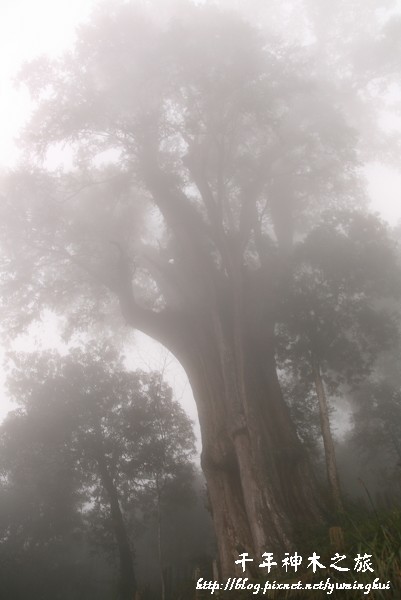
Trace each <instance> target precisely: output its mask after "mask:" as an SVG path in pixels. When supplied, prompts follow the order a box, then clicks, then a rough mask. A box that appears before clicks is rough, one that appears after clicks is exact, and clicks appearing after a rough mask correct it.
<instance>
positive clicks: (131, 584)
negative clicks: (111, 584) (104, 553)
mask: <svg viewBox="0 0 401 600" xmlns="http://www.w3.org/2000/svg"><path fill="white" fill-rule="evenodd" d="M96 460H97V464H98V468H99V474H100V478H101V481H102V484H103V486H104V489H105V490H106V493H107V496H108V498H109V502H110V513H111V519H112V525H113V531H114V535H115V539H116V542H117V546H118V552H119V559H120V599H121V600H134V598H135V594H136V590H137V585H136V578H135V572H134V561H133V555H132V550H131V546H130V543H129V539H128V534H127V530H126V526H125V523H124V519H123V515H122V512H121V508H120V503H119V499H118V492H117V489H116V487H115V485H114V482H113V478H112V477H111V475H110V472H109V469H108V467H107V464H106V459H105V456H104V454H103V452H102V450H100V451H99V452H98V454H97V456H96Z"/></svg>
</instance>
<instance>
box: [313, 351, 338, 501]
mask: <svg viewBox="0 0 401 600" xmlns="http://www.w3.org/2000/svg"><path fill="white" fill-rule="evenodd" d="M312 369H313V377H314V381H315V389H316V395H317V399H318V402H319V415H320V426H321V429H322V436H323V444H324V454H325V458H326V470H327V479H328V482H329V487H330V492H331V496H332V501H333V506H334V509H335V510H336V511H338V512H342V511H343V503H342V497H341V488H340V479H339V476H338V469H337V461H336V452H335V448H334V442H333V436H332V433H331V428H330V417H329V409H328V405H327V398H326V393H325V390H324V384H323V379H322V375H321V371H320V364H319V361H318V360H317V359H316V358H315V357H312Z"/></svg>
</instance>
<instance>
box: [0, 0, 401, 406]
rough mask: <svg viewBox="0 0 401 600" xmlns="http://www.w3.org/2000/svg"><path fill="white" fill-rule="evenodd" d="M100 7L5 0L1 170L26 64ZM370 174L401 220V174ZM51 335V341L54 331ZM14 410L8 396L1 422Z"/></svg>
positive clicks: (377, 202) (387, 214)
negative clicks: (21, 70)
mask: <svg viewBox="0 0 401 600" xmlns="http://www.w3.org/2000/svg"><path fill="white" fill-rule="evenodd" d="M140 1H141V0H138V2H140ZM159 1H160V3H161V4H163V3H164V2H163V0H159ZM96 4H97V2H96V1H95V0H0V132H1V136H0V170H3V169H5V168H7V167H9V166H12V165H13V164H15V163H16V161H17V158H18V147H17V143H16V140H15V137H16V135H17V133H18V130H19V129H20V127H21V126H22V125H23V123H24V121H26V119H27V118H28V117H29V99H28V97H27V94H26V92H24V90H23V89H15V87H14V82H13V80H14V78H15V76H16V74H17V72H18V69H19V67H20V66H21V64H22V63H23V62H24V61H25V60H30V59H32V58H34V57H35V56H38V55H40V54H49V55H51V56H55V55H57V54H59V53H61V52H62V51H63V50H64V49H66V48H67V47H68V46H70V45H71V44H72V43H73V40H74V29H75V27H76V25H77V24H78V23H79V22H81V21H82V20H85V19H86V18H87V17H88V15H89V14H90V12H91V9H92V7H93V6H94V5H96ZM365 172H366V176H367V180H368V191H369V194H370V197H371V203H372V207H373V208H374V210H375V211H377V212H379V213H380V214H381V215H382V217H383V218H385V219H386V220H388V221H389V222H391V223H392V224H395V223H396V222H397V221H398V220H399V219H401V174H400V173H397V172H396V171H395V170H391V169H389V168H388V167H384V166H383V165H380V164H378V163H377V164H374V165H369V167H368V168H367V169H366V171H365ZM46 335H47V336H49V339H50V340H51V339H52V336H54V331H53V330H52V329H50V330H49V332H48V333H47V334H45V337H46ZM143 348H144V353H145V354H146V356H147V357H149V356H151V355H153V359H154V360H156V362H157V360H159V359H160V354H158V352H159V351H158V350H156V346H155V345H153V346H152V345H149V343H144V345H143ZM138 352H139V350H138ZM137 358H138V361H139V360H140V359H139V357H137ZM153 359H150V360H153ZM146 360H149V358H147V359H146ZM174 372H175V371H174ZM176 373H177V377H178V379H179V380H180V384H179V387H180V386H181V389H182V390H183V391H182V395H183V397H185V404H187V403H188V406H189V410H190V413H191V415H192V417H193V416H194V414H195V412H194V407H193V401H192V403H191V399H190V396H191V395H190V390H189V389H185V385H186V384H185V376H184V375H183V373H182V372H179V370H178V371H177V372H176ZM174 377H175V375H174V374H173V375H170V376H169V378H170V383H172V381H171V378H173V379H174ZM0 379H1V371H0ZM0 384H1V382H0ZM180 393H181V392H179V394H180ZM1 396H3V398H2V397H1ZM8 407H9V405H8V403H7V401H6V399H5V397H4V393H3V394H1V395H0V418H1V415H2V414H4V413H5V412H6V410H7V409H8Z"/></svg>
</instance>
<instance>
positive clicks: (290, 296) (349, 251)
mask: <svg viewBox="0 0 401 600" xmlns="http://www.w3.org/2000/svg"><path fill="white" fill-rule="evenodd" d="M289 285H290V289H289V290H288V292H287V293H286V295H285V300H284V302H283V313H282V319H283V320H282V323H281V325H279V335H278V340H279V346H278V353H279V358H280V364H281V365H282V367H283V368H284V369H289V370H291V371H292V372H293V374H294V375H293V376H295V377H296V379H297V380H301V381H302V382H303V383H302V385H303V387H304V388H305V386H306V388H308V387H309V390H308V389H306V390H304V393H305V394H306V396H308V395H309V394H310V389H311V388H312V389H313V390H314V392H315V395H316V397H317V400H318V407H319V415H320V427H321V434H322V437H323V442H324V451H325V459H326V471H327V478H328V482H329V486H330V491H331V496H332V501H333V507H334V508H335V510H336V511H342V510H343V503H342V498H341V489H340V481H339V474H338V469H337V465H336V457H335V448H334V441H333V437H332V433H331V429H330V417H329V405H328V402H327V397H326V390H325V387H326V389H328V391H329V393H331V394H335V393H338V391H339V390H340V391H341V386H344V385H345V384H347V385H348V386H351V387H353V388H355V386H357V385H358V384H361V382H363V381H364V379H366V378H367V377H368V376H369V374H370V372H371V371H372V369H373V368H374V367H375V363H376V360H377V358H378V357H379V356H380V354H381V353H383V351H384V350H388V349H389V348H391V347H393V349H394V348H395V347H396V346H395V344H396V342H397V341H398V319H397V317H398V315H397V313H396V311H395V310H394V308H395V300H396V298H397V297H398V296H399V293H400V272H399V265H398V262H397V249H396V245H395V244H394V242H393V241H392V239H391V237H390V235H389V233H388V231H387V230H386V228H385V227H384V225H383V224H382V223H381V222H380V221H378V220H377V219H376V218H375V217H373V216H372V215H369V214H367V213H364V214H363V213H356V212H344V211H342V212H340V211H336V212H334V213H326V214H325V215H324V217H323V222H322V223H320V224H319V225H317V226H316V227H315V228H314V229H313V230H312V231H311V232H310V233H309V235H308V236H306V238H305V239H304V240H303V241H302V242H300V243H299V244H298V245H297V247H296V249H295V251H294V255H293V276H292V278H291V279H289Z"/></svg>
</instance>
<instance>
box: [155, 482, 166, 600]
mask: <svg viewBox="0 0 401 600" xmlns="http://www.w3.org/2000/svg"><path fill="white" fill-rule="evenodd" d="M156 486H157V498H156V502H157V555H158V556H157V557H158V561H159V569H160V585H161V600H165V597H166V584H165V581H164V573H163V551H162V515H161V503H160V490H159V483H158V482H156Z"/></svg>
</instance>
